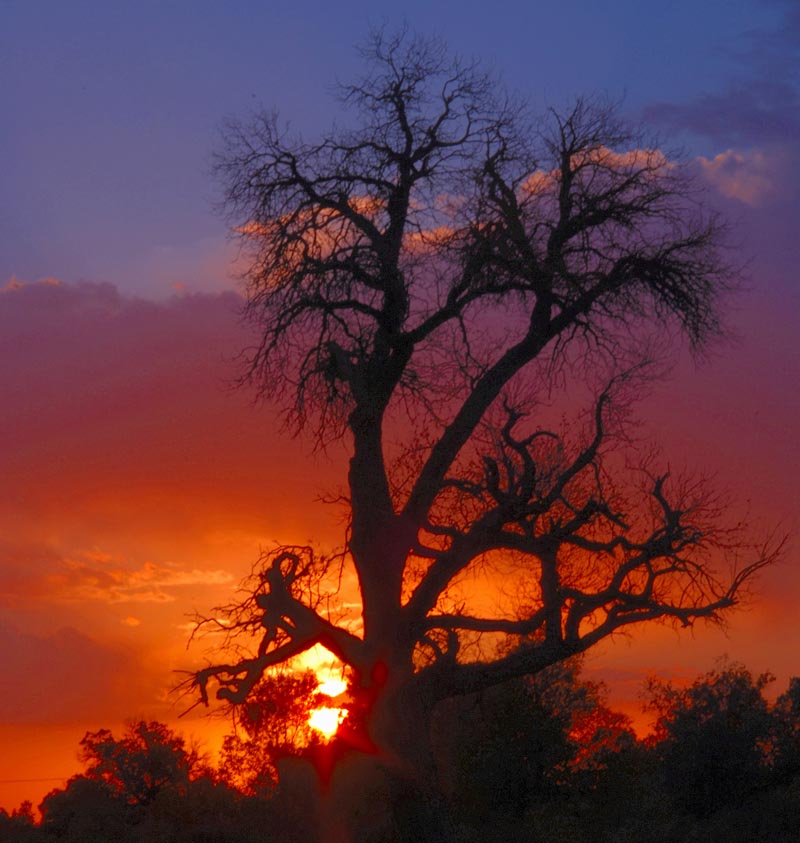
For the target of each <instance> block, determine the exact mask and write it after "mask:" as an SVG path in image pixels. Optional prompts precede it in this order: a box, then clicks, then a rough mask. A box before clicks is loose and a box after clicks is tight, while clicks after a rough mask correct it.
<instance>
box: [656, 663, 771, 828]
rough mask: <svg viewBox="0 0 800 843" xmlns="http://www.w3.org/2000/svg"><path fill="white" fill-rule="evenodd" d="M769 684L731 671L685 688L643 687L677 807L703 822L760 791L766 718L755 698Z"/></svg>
mask: <svg viewBox="0 0 800 843" xmlns="http://www.w3.org/2000/svg"><path fill="white" fill-rule="evenodd" d="M773 679H774V677H772V676H771V675H770V674H763V675H761V676H759V677H757V678H755V679H754V678H753V676H752V675H751V674H750V672H749V671H748V670H746V669H745V668H744V667H743V666H742V665H738V664H731V665H727V666H725V667H724V668H723V669H721V670H713V671H711V672H709V673H708V674H706V675H705V676H703V677H700V678H699V679H697V680H696V681H695V682H694V683H692V685H691V686H690V687H688V688H685V689H680V688H676V687H674V686H673V685H672V684H671V683H669V682H667V683H660V682H656V681H652V682H651V683H650V686H649V693H650V707H651V708H652V709H653V710H654V711H656V712H657V713H658V715H659V717H658V722H657V724H656V732H655V739H656V741H657V745H656V753H657V755H658V758H659V761H660V765H661V771H662V775H663V777H664V782H665V785H666V789H667V792H668V793H669V794H670V796H672V798H673V800H674V801H675V803H676V804H677V805H678V806H679V807H680V808H682V809H684V810H687V811H689V812H691V813H693V814H695V815H697V816H701V817H703V816H708V815H710V814H712V813H713V812H714V811H716V810H718V809H719V808H720V807H721V806H723V805H726V804H738V803H740V802H741V801H742V799H743V798H744V797H745V796H747V795H748V794H750V793H752V792H754V791H755V790H757V789H758V788H759V787H760V786H763V785H764V783H765V781H766V772H767V760H768V758H767V748H768V745H769V738H770V727H771V722H770V721H771V718H770V713H769V710H768V706H767V702H766V700H765V699H764V697H763V693H762V692H763V690H764V688H765V687H766V686H767V684H769V682H771V681H772V680H773Z"/></svg>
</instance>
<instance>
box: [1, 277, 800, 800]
mask: <svg viewBox="0 0 800 843" xmlns="http://www.w3.org/2000/svg"><path fill="white" fill-rule="evenodd" d="M778 292H779V290H775V291H774V297H773V298H772V299H771V298H770V296H769V295H766V294H764V292H763V290H762V293H761V294H759V295H758V296H755V295H753V294H750V295H749V298H748V297H745V298H743V299H741V300H740V311H739V315H738V316H735V317H734V319H735V320H736V321H737V323H738V324H739V325H740V333H741V339H740V341H739V342H738V343H737V344H736V345H735V346H733V347H731V348H727V349H722V350H721V351H720V354H719V355H717V356H715V357H714V358H713V359H712V360H710V361H709V362H707V363H706V364H704V366H703V367H702V368H700V369H699V370H698V369H697V368H696V367H695V365H694V364H693V363H691V362H687V361H684V363H682V364H681V365H680V366H679V367H678V369H677V370H676V373H675V377H674V379H673V380H672V381H671V382H670V383H668V384H665V385H664V386H661V387H659V388H657V389H656V390H655V391H654V394H653V395H652V396H651V397H650V398H648V399H647V400H646V402H645V403H644V404H643V407H642V414H643V415H644V416H645V417H646V420H647V427H648V430H649V431H650V432H652V434H653V436H654V437H655V438H656V439H658V440H659V441H661V442H662V443H663V444H664V446H665V447H664V451H665V453H666V454H667V455H671V463H672V465H673V466H674V467H675V468H680V467H681V466H688V467H693V468H695V467H699V466H705V467H706V468H707V470H708V472H709V473H716V475H717V485H719V486H720V487H721V488H722V489H726V490H729V492H730V494H731V497H732V499H734V500H737V501H738V503H737V504H736V505H735V506H734V507H732V510H731V512H732V513H736V512H739V511H742V512H744V511H749V515H748V517H749V518H750V519H751V520H752V522H753V526H754V529H755V531H756V532H757V533H758V531H763V530H766V529H768V528H769V526H770V525H772V524H774V523H775V522H777V521H782V522H783V524H784V528H785V529H790V528H792V527H796V526H797V523H796V519H797V507H796V495H795V493H794V489H793V483H794V477H795V475H796V468H797V466H798V464H800V460H799V459H798V456H800V453H799V452H798V443H797V437H796V436H795V435H794V434H795V432H796V421H797V418H798V417H800V399H798V393H797V392H796V391H795V390H793V389H792V388H790V386H789V385H790V384H792V383H793V384H795V385H796V384H797V383H800V378H798V377H797V375H798V371H797V370H798V359H797V353H796V340H795V338H794V322H793V321H792V316H791V311H790V310H786V309H785V308H783V309H782V308H781V299H780V296H779V295H778ZM239 304H240V300H239V299H238V297H237V296H236V295H235V294H234V293H232V292H223V293H213V294H212V293H206V294H197V295H188V294H184V295H179V296H177V297H174V298H171V299H168V300H162V301H158V302H156V301H144V300H136V299H131V298H127V297H125V296H123V295H122V294H120V293H119V291H118V290H117V289H116V288H114V287H113V286H111V285H108V284H91V283H83V284H75V285H67V284H56V283H53V282H36V283H28V284H20V283H18V282H15V283H10V284H9V285H8V286H7V287H6V288H5V290H3V292H1V293H0V359H2V361H3V366H2V369H0V394H2V396H3V404H2V408H0V442H2V450H0V483H2V490H0V500H1V501H2V504H1V505H0V652H2V654H3V671H2V676H0V744H1V745H2V746H3V747H4V751H3V754H2V757H0V780H1V781H0V806H4V807H6V808H8V809H10V808H12V807H14V806H15V805H17V804H18V803H19V801H20V800H21V799H23V798H30V799H32V800H33V801H34V803H38V802H39V801H40V799H41V797H42V796H43V795H44V794H45V793H46V792H47V791H48V790H50V789H51V788H52V787H55V786H60V785H61V784H63V781H62V779H61V777H67V776H68V775H70V774H72V773H74V772H76V771H77V770H78V769H79V766H80V765H79V763H78V761H77V745H78V741H79V740H80V738H81V737H82V735H83V733H84V731H86V730H87V729H98V728H101V727H111V728H119V727H120V724H121V723H122V721H123V720H124V719H125V718H126V717H147V718H155V719H159V720H163V721H166V722H169V723H171V724H173V725H175V726H176V727H179V728H181V729H182V730H183V731H184V732H186V733H191V732H193V733H195V734H206V733H208V735H209V736H210V740H211V742H212V744H213V743H214V742H215V741H217V740H218V739H219V735H220V734H221V732H222V731H223V730H224V726H223V724H221V723H220V722H219V721H215V722H213V723H212V724H211V725H210V726H209V725H208V724H205V723H204V722H203V721H202V720H199V719H198V718H197V714H198V712H197V711H195V712H193V713H192V715H191V716H190V717H189V718H187V719H186V720H182V721H180V723H178V722H177V715H178V714H179V713H180V711H181V710H182V708H183V707H185V703H182V702H181V701H180V700H177V699H175V698H173V697H171V696H170V695H169V693H168V691H169V688H170V687H171V686H172V685H173V684H174V683H175V681H176V675H175V674H174V673H173V671H175V670H176V669H179V668H185V667H187V666H191V665H192V664H193V663H195V660H196V659H198V658H200V656H201V654H202V647H194V648H193V649H192V650H191V651H190V652H188V653H187V651H186V649H185V645H186V640H187V635H188V627H187V621H188V618H187V613H190V612H191V611H192V610H194V609H199V610H205V609H208V608H209V607H211V606H212V605H214V604H215V603H219V602H224V601H225V600H226V599H228V598H229V597H230V595H231V593H232V589H233V588H234V587H235V585H236V583H237V582H238V581H239V580H240V579H241V578H242V577H243V576H244V575H245V574H246V573H247V571H248V570H249V567H250V565H251V563H252V562H253V561H254V559H255V558H256V556H257V554H258V551H259V547H268V546H269V545H270V543H271V542H273V541H307V540H313V541H315V542H320V543H323V544H324V543H326V542H330V543H334V542H336V541H337V539H338V534H337V529H338V526H337V514H336V512H335V511H332V510H331V509H330V508H328V507H325V506H323V505H321V504H320V503H319V502H317V500H316V498H317V496H318V495H319V494H320V493H321V492H323V491H328V492H330V491H333V490H335V489H336V486H337V484H340V483H342V482H343V480H344V473H343V467H344V455H343V452H341V451H337V450H336V449H334V450H333V452H332V453H330V454H328V455H326V456H323V455H319V454H317V455H313V454H312V453H311V452H310V449H309V447H308V446H307V445H306V444H305V443H304V442H303V441H302V440H292V439H290V438H288V437H287V436H285V435H279V434H278V433H277V432H276V430H277V428H278V426H279V423H278V422H279V420H278V418H277V417H276V415H275V412H274V410H272V409H271V408H270V407H269V406H265V405H261V406H257V407H254V406H253V404H252V396H251V395H250V394H248V393H246V392H243V391H238V392H237V391H232V390H231V389H229V388H228V387H229V384H230V381H231V379H232V377H233V376H234V375H235V373H236V367H235V363H234V361H233V357H234V355H235V352H236V351H237V350H238V349H240V348H241V347H242V346H243V345H245V344H246V339H247V332H246V329H245V328H244V327H243V326H242V325H241V323H240V322H239V321H238V319H237V316H236V310H237V307H238V306H239ZM742 313H744V314H745V315H746V317H747V318H746V319H742V316H741V314H742ZM754 325H755V326H758V325H762V326H763V325H769V326H770V329H769V330H768V331H764V330H762V329H760V328H759V329H757V330H750V329H749V327H750V326H754ZM748 501H749V502H750V503H749V504H748ZM748 507H749V510H748ZM796 558H797V557H796V552H795V551H794V550H793V549H790V551H789V553H788V555H787V558H786V561H785V563H784V565H783V566H782V567H781V568H780V569H777V570H775V571H773V572H772V573H770V574H769V575H767V576H766V577H765V578H764V580H763V582H762V587H761V590H762V594H761V598H760V599H759V601H758V602H757V603H756V604H755V605H754V607H753V608H752V609H751V610H749V611H748V612H747V613H739V614H737V615H735V616H733V617H732V619H731V622H732V626H731V630H730V631H729V637H727V638H726V637H725V636H724V635H722V634H721V633H720V632H718V631H715V630H703V629H698V630H697V631H696V632H694V633H685V632H684V633H681V634H678V633H675V632H672V631H669V630H659V629H656V630H653V629H649V630H643V631H639V632H634V634H633V638H630V639H627V640H626V639H621V640H620V641H618V642H616V643H612V644H605V645H603V646H602V647H601V648H600V649H599V650H598V652H597V653H596V654H595V655H594V656H592V658H591V659H590V660H589V663H588V673H589V675H590V676H591V678H605V679H607V680H608V681H609V683H610V685H611V687H612V703H613V704H617V705H620V706H622V707H624V708H625V709H626V710H627V711H628V712H629V713H635V711H636V706H637V699H636V698H637V694H638V692H639V690H640V688H641V683H642V680H643V678H644V677H645V676H646V675H647V674H648V673H649V672H652V671H656V672H658V673H660V674H661V675H666V676H670V675H677V676H688V677H692V676H694V675H695V674H697V673H699V672H703V671H705V670H707V669H709V668H710V667H711V666H712V665H713V660H714V658H715V657H717V656H719V655H721V654H723V653H728V654H729V655H730V656H731V657H733V658H736V659H740V660H742V661H744V662H745V663H746V664H747V665H748V666H749V667H751V669H753V670H754V671H759V672H760V671H762V670H764V669H767V668H770V669H772V670H773V671H775V672H776V673H777V674H778V676H779V683H778V684H779V685H780V686H785V684H786V681H787V679H788V676H789V675H790V674H793V673H798V672H800V669H799V668H800V666H798V665H797V664H796V660H795V653H797V652H800V632H798V631H797V625H796V622H795V615H796V607H797V605H798V598H800V569H798V566H797V564H796ZM20 779H24V780H34V781H22V782H20V781H17V780H20ZM11 780H13V781H11Z"/></svg>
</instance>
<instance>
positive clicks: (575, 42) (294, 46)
mask: <svg viewBox="0 0 800 843" xmlns="http://www.w3.org/2000/svg"><path fill="white" fill-rule="evenodd" d="M790 15H791V6H790V5H788V4H785V3H783V2H782V0H761V2H753V0H750V2H746V0H705V2H703V3H699V4H698V3H693V2H689V0H673V2H664V3H661V4H651V3H641V2H638V0H616V2H614V3H606V4H600V3H595V2H590V0H573V1H572V2H566V3H561V4H554V3H541V2H519V0H517V1H516V2H502V1H501V2H495V3H493V4H491V7H490V11H489V7H487V6H486V5H484V4H474V5H469V4H463V3H455V2H441V3H437V4H433V5H432V6H431V5H429V4H425V3H422V2H416V1H415V2H408V3H405V4H403V5H402V6H401V7H398V6H397V5H396V4H390V3H387V2H364V0H345V2H339V3H335V4H333V3H323V2H291V3H290V2H252V0H247V2H239V3H236V4H223V3H214V2H204V1H203V2H137V3H108V2H91V0H73V2H69V3H64V2H54V0H40V2H30V0H3V1H2V2H1V3H0V56H1V57H2V58H0V77H1V78H2V79H3V80H4V81H3V82H2V83H0V113H2V114H3V115H4V117H3V123H4V130H3V132H2V133H0V161H3V162H4V166H3V167H2V171H0V189H1V190H2V196H3V199H4V201H3V203H2V205H3V207H2V209H1V210H0V243H1V244H2V250H1V251H0V279H7V278H9V277H11V276H12V275H13V276H16V277H18V278H22V279H25V280H34V279H36V278H40V277H43V276H57V277H59V278H60V279H61V280H64V281H75V280H78V279H86V280H94V281H110V282H112V283H115V284H117V285H119V286H120V287H122V288H123V289H125V290H128V291H130V292H138V293H141V294H145V295H157V296H158V295H164V294H166V293H167V292H169V289H170V282H171V281H178V282H180V283H184V284H186V285H188V286H190V287H191V286H194V287H195V288H203V287H205V288H209V287H211V288H213V287H214V286H215V285H216V284H218V283H223V282H224V277H221V276H224V275H225V271H226V270H225V267H226V260H227V257H228V254H227V253H226V252H225V251H224V247H223V245H222V243H223V240H224V225H223V223H222V221H221V220H220V219H219V217H218V216H216V215H215V214H214V212H213V202H214V199H215V198H216V195H217V192H216V186H215V185H214V183H213V180H212V179H211V178H210V176H209V169H210V156H211V153H212V151H213V150H214V149H215V147H216V145H217V132H218V127H219V125H220V122H221V121H222V120H223V119H224V118H225V117H226V116H230V115H235V116H236V115H238V116H241V115H244V114H246V113H247V112H248V111H250V110H252V109H254V108H258V107H260V106H265V107H268V108H273V107H275V108H277V109H278V110H279V112H280V114H281V115H282V116H283V118H285V119H286V120H287V121H289V122H290V123H291V124H292V125H293V126H294V127H296V128H298V129H300V130H301V131H303V132H305V133H307V134H309V135H313V134H315V133H317V132H319V131H322V130H324V129H325V128H326V127H327V126H328V125H329V124H330V122H331V120H332V119H334V118H335V117H336V109H337V105H336V103H335V101H333V99H332V98H331V97H330V96H329V93H328V91H327V90H326V88H329V87H330V83H332V82H334V81H335V80H336V79H337V78H339V79H342V80H348V79H350V78H352V76H353V74H354V73H357V72H358V58H357V56H356V55H355V51H354V49H353V46H354V44H356V43H358V42H359V41H360V40H362V39H363V37H364V34H365V33H366V31H367V29H368V27H369V26H370V25H381V24H385V25H387V26H389V27H392V26H398V25H400V24H401V23H402V22H403V21H405V22H407V24H408V25H409V26H410V27H412V28H416V29H417V30H419V31H420V32H423V33H426V34H427V33H436V34H439V35H441V36H442V37H444V38H445V40H446V41H447V42H448V43H449V44H450V45H451V47H452V49H453V50H454V51H456V52H460V53H462V54H464V55H467V56H475V57H478V58H480V59H481V60H483V61H485V62H487V63H488V64H489V65H490V66H493V67H494V68H496V70H497V72H498V73H499V74H500V75H501V76H502V77H503V79H504V80H505V81H506V84H507V85H508V86H509V87H511V88H512V89H515V90H517V91H519V92H521V93H523V94H524V95H526V96H528V97H530V99H531V101H532V102H533V103H534V105H535V106H537V107H544V106H545V105H554V106H560V105H564V104H566V103H568V102H570V101H571V99H573V98H574V97H575V96H577V95H580V94H587V93H593V92H600V93H603V94H607V95H608V96H610V97H611V98H614V99H618V98H624V108H625V110H626V111H627V112H628V113H629V114H631V115H633V116H634V117H636V118H639V117H641V116H642V115H645V116H646V117H647V119H648V120H650V122H653V123H661V126H660V128H661V129H662V130H665V132H666V134H667V135H668V136H669V137H670V138H676V139H679V140H680V142H681V143H684V144H688V146H689V148H690V149H691V150H692V151H699V152H703V153H704V154H706V155H713V154H716V153H717V152H720V151H723V150H724V149H725V148H726V147H727V145H728V144H726V143H725V140H726V139H721V138H719V137H713V138H710V137H703V131H702V129H701V130H698V126H697V120H696V119H695V120H694V121H692V116H693V115H692V114H691V113H690V109H691V108H692V106H696V105H697V104H698V103H701V101H702V98H703V97H705V98H708V97H716V101H717V104H718V105H720V109H721V110H718V112H717V113H715V115H714V119H715V120H716V123H715V126H716V127H717V129H718V124H719V123H720V121H722V124H723V125H725V121H726V116H725V115H726V114H727V110H726V108H725V107H723V106H729V105H730V103H725V102H722V101H723V100H724V99H725V96H726V94H728V93H730V92H731V91H732V90H733V89H734V88H736V86H737V85H738V86H741V85H749V86H750V87H751V88H753V87H754V85H755V83H756V82H759V79H761V80H763V78H764V77H766V76H769V74H770V73H771V72H772V71H774V69H775V66H776V64H777V63H778V61H779V59H781V57H783V59H784V60H785V59H786V52H787V49H789V50H790V47H791V44H789V43H788V42H787V36H786V28H787V21H788V20H789V16H790ZM789 33H790V35H791V33H792V30H791V28H789ZM794 36H795V41H794V47H795V48H796V46H797V39H796V36H797V31H796V29H795V31H794ZM770 39H772V41H770ZM781 39H783V40H781ZM786 81H787V82H788V81H790V80H786ZM770 82H772V83H774V82H775V80H774V78H773V79H770ZM794 82H795V83H796V82H797V79H795V80H794ZM794 92H795V95H796V92H797V86H796V84H795V87H794ZM756 94H757V95H758V94H760V95H761V96H763V97H769V96H771V95H773V92H771V91H765V90H764V86H763V84H762V86H761V88H760V89H758V90H757V91H756ZM779 96H780V94H779ZM784 97H785V95H784ZM665 107H667V108H672V109H673V110H672V111H669V112H668V113H665V110H664V109H665ZM695 116H696V115H695ZM756 123H758V119H757V118H756ZM684 125H690V126H691V127H692V128H693V129H694V132H693V133H692V134H691V135H687V134H686V133H681V132H680V129H681V128H682V127H683V126H684ZM711 128H714V127H711ZM756 133H757V132H756ZM748 134H749V136H748V137H746V138H741V137H740V138H736V139H737V140H740V141H743V146H745V147H749V146H752V145H753V144H754V143H755V142H756V141H757V140H758V139H757V138H754V137H752V135H753V131H752V128H751V131H750V132H749V133H748ZM717 135H719V131H717ZM732 139H733V138H732Z"/></svg>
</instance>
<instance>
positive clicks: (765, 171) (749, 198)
mask: <svg viewBox="0 0 800 843" xmlns="http://www.w3.org/2000/svg"><path fill="white" fill-rule="evenodd" d="M698 163H699V165H700V168H701V170H702V172H703V175H704V176H705V178H706V180H707V181H709V182H710V183H711V184H712V185H714V187H715V188H716V189H717V190H718V191H719V192H720V193H721V194H722V195H723V196H727V197H729V198H731V199H738V200H739V201H740V202H743V203H744V204H745V205H751V206H754V207H756V206H758V205H761V204H763V203H764V202H765V201H766V200H767V199H769V198H772V197H774V196H776V195H777V194H778V192H779V189H780V188H779V179H780V175H781V173H780V167H779V165H778V162H777V161H776V160H775V159H774V158H770V157H768V156H767V155H766V154H765V153H764V152H762V151H761V150H758V149H755V150H751V151H749V152H738V151H736V150H733V149H728V150H726V151H725V152H720V153H719V154H718V155H715V156H714V157H713V158H711V159H708V158H704V157H703V156H701V157H700V158H699V159H698Z"/></svg>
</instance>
